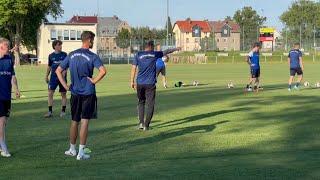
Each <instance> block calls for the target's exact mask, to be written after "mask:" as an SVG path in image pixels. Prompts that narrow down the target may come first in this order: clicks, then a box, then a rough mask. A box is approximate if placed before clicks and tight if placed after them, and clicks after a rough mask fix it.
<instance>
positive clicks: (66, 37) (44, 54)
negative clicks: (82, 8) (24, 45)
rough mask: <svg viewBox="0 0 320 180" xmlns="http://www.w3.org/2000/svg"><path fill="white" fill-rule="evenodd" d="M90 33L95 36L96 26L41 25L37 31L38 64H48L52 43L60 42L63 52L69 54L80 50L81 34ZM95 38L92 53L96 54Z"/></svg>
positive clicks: (72, 24)
mask: <svg viewBox="0 0 320 180" xmlns="http://www.w3.org/2000/svg"><path fill="white" fill-rule="evenodd" d="M83 31H92V32H93V33H95V34H97V24H93V23H88V24H84V23H81V24H76V23H43V24H42V25H41V26H40V27H39V30H38V38H37V41H38V42H37V52H38V62H39V63H41V64H48V56H49V54H50V53H52V52H53V49H52V42H53V41H54V40H61V41H62V42H63V45H62V48H63V51H65V52H67V53H70V52H72V51H74V50H76V49H78V48H81V45H82V42H81V33H82V32H83ZM97 44H98V43H97V38H95V42H94V47H93V48H92V51H93V52H94V53H97Z"/></svg>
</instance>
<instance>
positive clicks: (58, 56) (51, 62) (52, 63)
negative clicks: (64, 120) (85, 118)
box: [45, 40, 67, 118]
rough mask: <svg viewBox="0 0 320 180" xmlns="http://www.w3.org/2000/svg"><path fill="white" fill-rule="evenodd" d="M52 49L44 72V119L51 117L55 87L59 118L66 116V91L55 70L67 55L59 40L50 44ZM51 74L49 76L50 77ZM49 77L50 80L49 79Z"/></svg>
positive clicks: (65, 74) (64, 74) (65, 75)
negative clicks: (45, 109) (46, 106)
mask: <svg viewBox="0 0 320 180" xmlns="http://www.w3.org/2000/svg"><path fill="white" fill-rule="evenodd" d="M52 48H53V49H54V52H53V53H51V54H50V55H49V58H48V68H47V72H46V77H45V80H46V82H47V84H48V109H49V111H48V113H47V114H46V115H45V118H50V117H52V115H53V113H52V105H53V95H54V92H55V90H56V89H57V87H58V86H59V92H60V93H61V104H62V107H61V113H60V117H64V116H65V114H66V104H67V90H66V89H65V88H64V87H63V86H62V84H61V83H60V82H59V79H58V77H57V74H56V70H57V68H58V66H59V65H60V63H61V62H62V61H63V60H64V58H66V57H67V53H65V52H63V51H62V42H61V41H60V40H55V41H53V42H52ZM50 74H51V75H50ZM49 75H50V79H49ZM63 76H64V78H65V80H66V79H67V72H66V71H64V72H63Z"/></svg>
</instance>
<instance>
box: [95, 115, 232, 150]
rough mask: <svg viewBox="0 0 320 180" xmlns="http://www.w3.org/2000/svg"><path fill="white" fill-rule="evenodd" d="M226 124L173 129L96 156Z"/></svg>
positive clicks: (113, 147)
mask: <svg viewBox="0 0 320 180" xmlns="http://www.w3.org/2000/svg"><path fill="white" fill-rule="evenodd" d="M228 122H229V121H227V120H225V121H220V122H217V123H214V124H210V125H199V126H190V127H184V128H179V129H174V130H170V131H166V132H163V133H159V134H157V135H155V136H152V137H147V138H140V139H136V140H133V141H128V142H124V143H120V144H115V145H111V146H107V147H104V148H102V149H103V150H102V151H101V152H97V153H96V154H100V153H101V154H104V153H106V151H107V152H108V153H112V152H117V151H121V150H127V149H129V148H133V147H136V146H140V145H148V144H152V143H156V142H160V141H164V140H167V139H171V138H175V137H178V136H183V135H187V134H191V133H208V132H212V131H213V130H214V129H216V127H217V125H220V124H224V123H228ZM95 133H99V132H92V133H90V134H95ZM107 149H108V150H107Z"/></svg>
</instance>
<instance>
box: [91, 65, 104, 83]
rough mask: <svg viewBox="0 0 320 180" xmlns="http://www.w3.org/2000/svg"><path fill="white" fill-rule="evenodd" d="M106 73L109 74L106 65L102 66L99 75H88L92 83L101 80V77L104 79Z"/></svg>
mask: <svg viewBox="0 0 320 180" xmlns="http://www.w3.org/2000/svg"><path fill="white" fill-rule="evenodd" d="M106 74H107V70H106V68H105V67H104V66H100V67H99V73H98V75H97V76H96V77H95V78H90V77H88V79H89V80H90V81H91V83H92V84H97V83H98V82H99V81H101V79H103V77H104V76H105V75H106Z"/></svg>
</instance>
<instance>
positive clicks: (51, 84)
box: [48, 79, 67, 93]
mask: <svg viewBox="0 0 320 180" xmlns="http://www.w3.org/2000/svg"><path fill="white" fill-rule="evenodd" d="M58 86H59V92H61V93H65V92H67V90H66V89H65V88H64V87H63V86H62V84H61V83H60V81H59V80H58V79H53V80H50V81H49V84H48V89H49V90H51V91H55V90H56V89H57V87H58Z"/></svg>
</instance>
